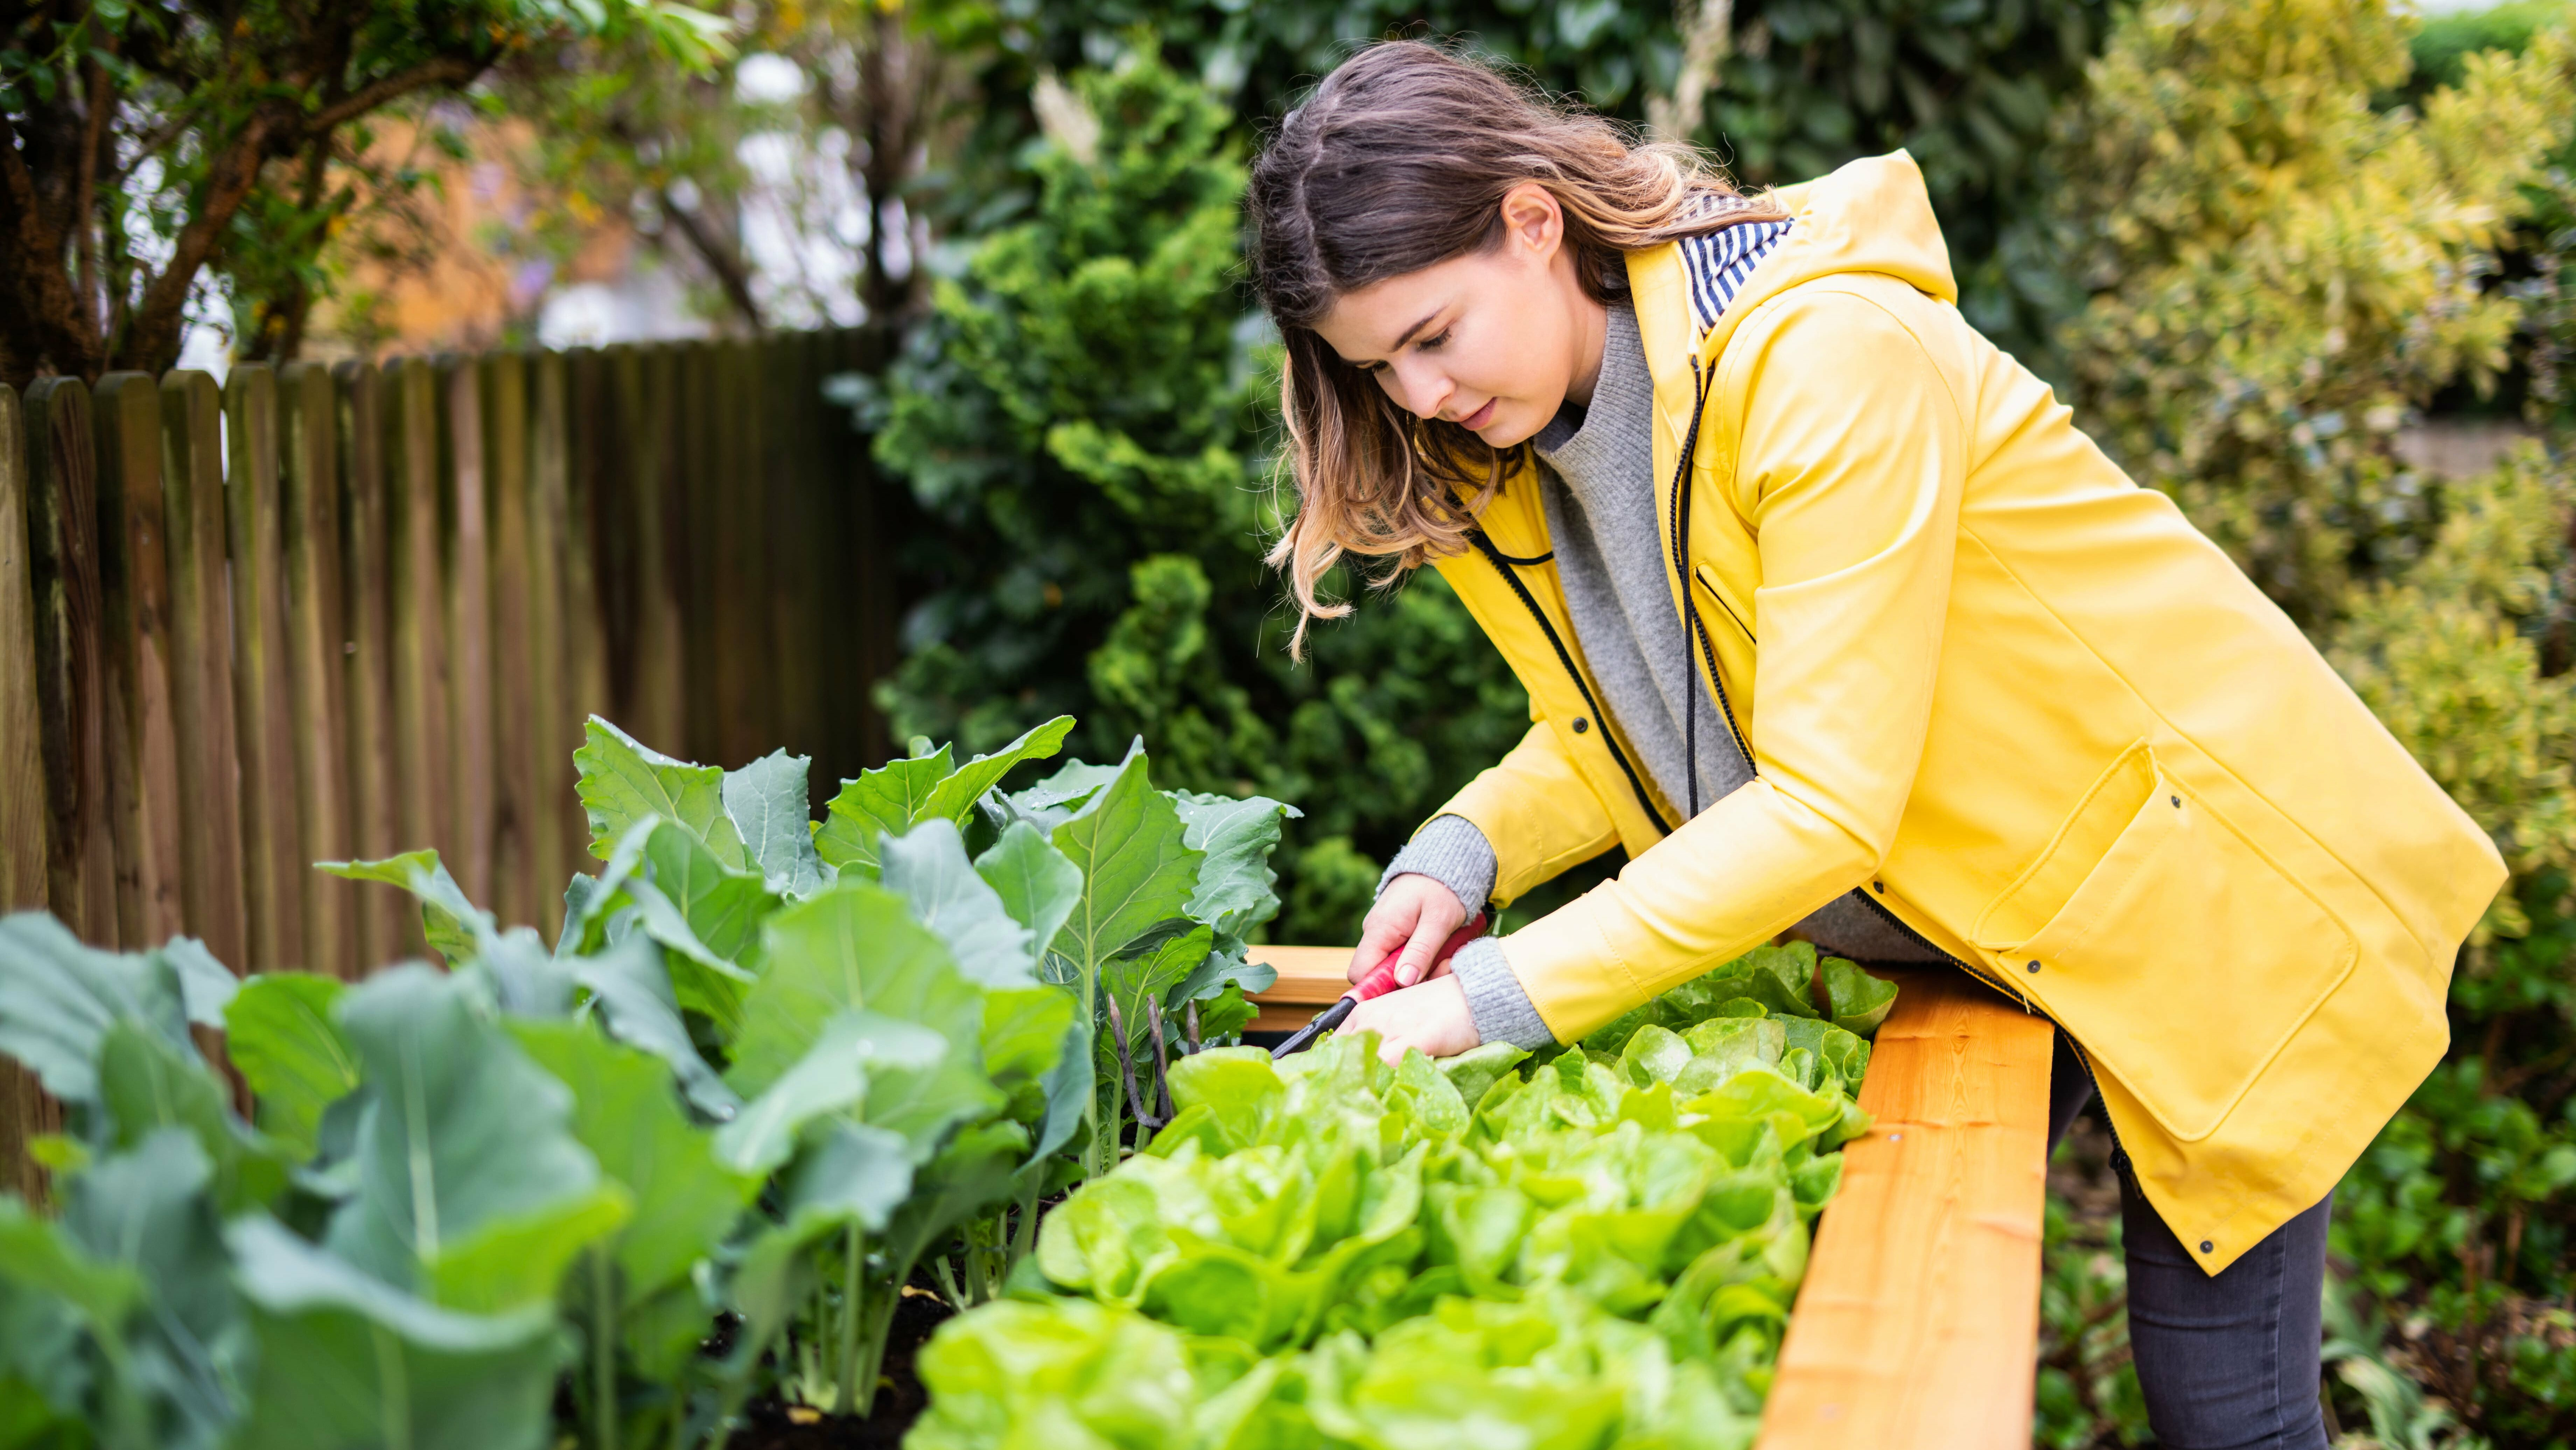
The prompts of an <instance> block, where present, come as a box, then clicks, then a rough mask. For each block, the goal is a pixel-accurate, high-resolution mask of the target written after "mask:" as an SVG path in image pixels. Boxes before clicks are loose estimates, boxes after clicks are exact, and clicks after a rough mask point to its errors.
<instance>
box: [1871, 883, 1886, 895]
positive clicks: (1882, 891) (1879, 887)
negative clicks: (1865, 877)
mask: <svg viewBox="0 0 2576 1450" xmlns="http://www.w3.org/2000/svg"><path fill="white" fill-rule="evenodd" d="M1869 889H1870V890H1872V891H1875V892H1877V893H1878V894H1879V895H1881V896H1885V895H1886V894H1887V883H1886V882H1884V881H1873V882H1871V883H1869Z"/></svg>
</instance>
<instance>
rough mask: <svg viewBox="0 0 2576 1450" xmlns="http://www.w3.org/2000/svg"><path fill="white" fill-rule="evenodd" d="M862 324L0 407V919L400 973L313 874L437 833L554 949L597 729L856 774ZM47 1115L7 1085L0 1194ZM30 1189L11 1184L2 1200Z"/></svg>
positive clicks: (2, 392)
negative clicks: (186, 940) (588, 728)
mask: <svg viewBox="0 0 2576 1450" xmlns="http://www.w3.org/2000/svg"><path fill="white" fill-rule="evenodd" d="M868 346H869V340H868V339H867V338H866V336H865V335H864V334H861V333H858V332H825V333H810V334H791V335H784V336H778V337H773V338H770V339H766V340H763V341H759V342H711V343H685V344H664V345H651V346H639V347H612V348H608V349H604V350H600V351H591V350H588V349H578V350H574V351H570V352H562V353H555V352H523V353H499V354H491V355H486V356H479V357H454V356H451V357H437V358H406V359H401V360H397V361H392V362H388V363H385V364H383V365H381V366H378V365H375V364H370V363H341V364H338V365H333V366H325V365H321V364H303V363H290V364H287V365H286V366H284V367H281V368H275V369H271V368H269V367H266V366H257V365H245V366H241V367H236V368H235V369H233V370H232V372H231V375H230V376H229V377H228V378H227V379H226V380H225V382H224V384H223V385H222V386H221V387H220V388H219V387H218V386H217V385H216V383H215V381H214V379H213V378H212V377H210V376H208V375H207V374H205V373H202V372H193V371H179V372H173V373H171V374H169V375H168V376H166V377H163V378H160V379H157V380H156V379H154V378H152V377H150V376H148V375H146V374H142V373H115V374H110V375H109V376H107V377H104V378H101V379H100V380H99V383H98V386H97V387H96V388H95V389H91V388H88V387H84V386H83V385H82V384H81V383H80V382H79V381H78V380H76V379H69V378H45V379H40V380H38V381H37V382H35V383H34V384H32V385H31V386H29V387H28V389H27V390H26V393H25V395H24V396H23V398H22V397H21V396H20V395H19V394H17V393H16V392H14V391H12V390H10V389H8V388H6V387H0V910H19V909H22V908H28V907H41V908H49V909H51V910H52V911H53V912H54V913H55V914H56V915H57V916H59V917H61V918H62V920H63V921H64V922H65V923H66V924H68V925H69V926H70V927H71V928H72V929H73V930H74V931H75V932H77V933H79V934H80V936H81V937H82V938H83V939H84V940H86V941H89V942H92V943H94V944H97V945H100V946H109V947H117V946H122V947H140V946H146V945H152V944H157V943H159V942H161V941H162V940H164V939H166V938H167V937H169V936H171V935H173V934H174V933H181V932H184V933H186V934H188V935H191V936H195V937H198V938H200V939H202V940H203V941H204V942H205V943H206V945H207V946H208V947H209V948H210V949H211V950H212V951H213V952H214V954H215V955H216V956H217V957H218V958H219V959H220V960H222V961H223V962H224V963H225V964H226V965H228V966H230V967H232V968H233V969H234V970H236V971H242V972H248V971H257V970H267V969H274V968H281V967H292V968H301V969H306V970H311V971H317V972H325V973H331V974H336V975H340V976H344V977H352V976H356V975H358V974H360V973H362V972H364V971H366V970H368V969H370V968H372V967H373V966H375V965H378V964H381V963H384V962H387V961H391V960H394V959H396V958H398V957H400V956H402V955H405V954H406V953H413V952H417V951H418V950H419V942H418V931H417V927H416V924H415V922H414V918H413V916H412V913H411V912H410V911H409V910H408V909H407V903H406V902H404V901H403V900H402V899H401V898H400V897H399V896H398V894H397V893H394V892H390V891H386V890H384V889H382V888H367V887H361V886H358V885H356V884H354V883H350V882H345V881H339V880H335V879H332V878H329V877H325V876H323V875H321V874H319V873H317V872H315V871H313V870H312V869H311V863H312V862H314V861H318V860H331V859H339V858H346V857H380V856H385V855H390V854H393V853H395V852H397V851H403V850H409V849H412V848H415V847H419V846H435V847H437V848H438V850H439V852H440V854H441V856H442V857H443V858H444V859H445V860H446V862H447V864H448V866H449V868H450V869H451V870H452V871H453V872H454V873H455V875H456V879H457V881H458V882H459V883H460V884H461V885H462V886H463V887H464V889H465V891H466V893H467V894H468V895H469V896H471V897H472V898H473V899H474V900H475V901H477V902H479V903H482V904H485V905H487V906H489V907H491V908H492V909H493V910H494V911H496V912H497V913H498V914H499V915H500V917H501V919H502V921H503V922H504V923H505V924H521V923H524V924H528V925H533V926H536V927H538V928H539V929H540V930H542V931H544V932H546V933H547V934H548V935H549V936H551V934H552V932H553V930H554V928H555V925H556V922H557V920H558V918H559V915H560V912H561V906H560V899H561V893H562V891H563V887H564V883H565V881H566V879H567V878H568V877H569V876H570V874H571V873H572V872H574V871H575V870H578V869H580V867H581V866H582V865H583V863H584V862H585V860H586V859H587V856H588V851H587V846H588V831H587V829H586V826H585V823H584V820H583V816H582V812H581V806H580V802H579V801H578V799H577V798H576V797H575V795H574V792H573V779H574V777H573V765H572V752H573V750H574V748H575V747H576V746H578V745H579V744H580V741H581V731H582V721H583V719H584V718H585V717H586V716H588V715H590V714H592V713H598V714H601V715H604V716H606V717H608V718H609V719H612V720H615V721H617V722H618V723H619V724H620V725H622V726H624V727H626V728H627V729H628V730H629V731H631V732H632V733H633V734H634V735H636V736H637V737H638V738H640V739H642V740H643V741H644V742H645V743H647V744H649V745H652V746H655V747H656V748H659V749H662V750H665V751H668V752H670V753H672V754H675V755H682V756H685V757H687V758H690V759H695V760H703V761H714V762H722V763H724V764H727V765H733V764H739V763H742V762H743V761H746V760H749V759H751V758H752V757H753V756H756V755H759V754H762V753H765V752H767V751H769V750H771V749H775V748H781V747H784V748H786V749H788V750H790V751H793V752H796V753H800V754H810V755H812V756H814V757H815V762H814V771H813V778H814V780H815V782H816V783H817V788H818V794H819V793H828V791H829V790H830V789H831V784H830V783H831V782H835V781H837V780H838V779H840V778H841V777H843V776H846V775H853V774H856V773H857V771H858V769H859V767H860V766H861V765H863V764H866V763H870V762H871V761H873V760H876V759H881V758H882V757H883V755H884V753H885V750H884V741H883V727H882V725H881V723H880V722H879V721H878V720H877V719H876V718H875V716H874V714H873V711H872V709H871V707H870V705H869V701H868V688H869V685H870V683H871V682H872V681H874V680H875V679H876V678H878V677H879V676H881V675H883V674H884V673H885V672H886V671H887V670H888V669H889V668H890V667H891V664H892V651H893V630H892V612H893V590H892V587H891V580H890V579H889V577H888V573H887V564H886V554H885V551H883V550H882V549H880V548H879V547H877V543H878V534H877V530H876V528H875V526H874V511H875V502H874V500H873V498H872V491H873V490H872V482H873V476H872V473H871V470H870V469H869V467H868V463H867V460H866V457H865V455H864V451H863V449H862V447H861V440H860V439H859V438H858V437H857V435H856V434H854V433H853V432H852V431H851V428H850V426H849V423H848V420H847V414H846V412H845V411H844V410H843V409H841V408H840V407H838V406H836V405H834V404H832V403H830V402H828V401H826V400H825V398H824V397H823V392H822V385H823V380H824V379H825V378H827V377H828V376H830V375H832V374H834V373H837V372H842V371H846V370H849V369H851V368H854V367H861V366H865V365H866V364H867V362H868V361H869V358H868V357H867V354H866V349H867V348H868ZM52 1120H53V1113H52V1111H51V1108H50V1105H49V1104H47V1103H46V1102H45V1101H44V1100H43V1099H42V1097H41V1095H40V1094H38V1093H37V1092H36V1091H35V1087H34V1084H33V1082H32V1080H31V1079H28V1078H26V1077H24V1076H23V1075H22V1074H20V1073H19V1071H18V1069H17V1068H16V1067H15V1066H14V1065H9V1064H0V1186H9V1184H10V1182H11V1180H12V1178H13V1176H24V1175H28V1174H31V1173H32V1171H33V1170H32V1169H30V1168H27V1167H25V1166H24V1165H25V1158H24V1155H23V1152H22V1148H23V1144H24V1141H25V1138H26V1135H28V1134H29V1133H31V1132H42V1131H47V1130H49V1129H50V1127H51V1126H52ZM23 1186H25V1187H28V1188H32V1187H33V1184H32V1183H27V1184H25V1185H23Z"/></svg>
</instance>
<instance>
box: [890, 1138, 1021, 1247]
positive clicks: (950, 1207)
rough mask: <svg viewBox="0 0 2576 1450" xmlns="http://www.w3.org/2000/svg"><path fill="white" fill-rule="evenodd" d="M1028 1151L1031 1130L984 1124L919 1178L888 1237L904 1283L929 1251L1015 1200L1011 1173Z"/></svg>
mask: <svg viewBox="0 0 2576 1450" xmlns="http://www.w3.org/2000/svg"><path fill="white" fill-rule="evenodd" d="M1028 1147H1029V1135H1028V1131H1027V1130H1026V1129H1024V1128H1022V1127H1021V1126H1020V1125H1019V1124H1017V1123H979V1124H977V1125H975V1126H974V1127H971V1128H968V1129H966V1130H965V1131H964V1132H961V1133H959V1134H958V1135H957V1136H956V1138H954V1139H953V1140H951V1141H950V1142H949V1144H948V1146H947V1147H946V1148H944V1149H942V1150H941V1151H940V1154H939V1156H938V1157H936V1158H933V1159H932V1160H931V1161H930V1162H929V1164H927V1165H926V1166H924V1167H923V1168H922V1169H921V1170H919V1171H918V1172H916V1173H915V1174H914V1175H913V1181H912V1192H911V1193H910V1194H909V1195H907V1196H906V1197H905V1198H904V1200H903V1203H902V1206H901V1207H899V1208H897V1209H896V1210H895V1213H894V1217H893V1220H892V1222H890V1223H889V1224H888V1225H887V1226H886V1230H885V1233H884V1236H883V1239H882V1243H883V1245H884V1251H885V1255H886V1257H887V1258H888V1259H889V1260H891V1261H892V1264H893V1268H894V1274H893V1277H894V1278H895V1280H896V1281H897V1282H898V1283H899V1282H901V1281H902V1280H903V1279H905V1278H908V1277H910V1275H911V1273H912V1266H913V1264H914V1263H915V1262H916V1261H918V1260H919V1259H920V1257H921V1254H922V1251H923V1250H924V1249H926V1248H929V1247H930V1246H931V1245H933V1244H937V1243H939V1242H941V1241H943V1240H945V1239H946V1238H947V1237H948V1235H949V1234H951V1233H953V1232H955V1231H956V1229H957V1226H958V1225H960V1224H962V1223H964V1222H966V1221H967V1220H968V1219H971V1218H974V1217H976V1216H977V1215H979V1214H981V1213H983V1212H984V1211H985V1210H987V1209H989V1208H991V1207H993V1206H994V1205H996V1204H998V1203H1000V1202H1002V1201H1003V1199H1005V1198H1006V1197H1008V1196H1009V1194H1010V1191H1011V1175H1012V1173H1013V1172H1014V1171H1015V1170H1016V1169H1018V1167H1019V1166H1020V1162H1021V1159H1022V1158H1023V1157H1024V1156H1025V1155H1026V1154H1027V1152H1028Z"/></svg>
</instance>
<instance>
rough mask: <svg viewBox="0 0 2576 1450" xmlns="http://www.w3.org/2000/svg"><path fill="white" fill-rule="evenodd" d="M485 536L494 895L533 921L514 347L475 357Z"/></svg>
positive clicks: (537, 601)
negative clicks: (480, 411) (478, 363)
mask: <svg viewBox="0 0 2576 1450" xmlns="http://www.w3.org/2000/svg"><path fill="white" fill-rule="evenodd" d="M480 371H481V373H482V394H481V403H482V408H483V483H484V488H485V491H486V492H485V499H484V521H485V522H484V526H485V529H486V534H485V538H486V540H487V542H488V544H489V547H490V551H491V552H490V555H489V557H490V559H491V565H490V573H489V575H488V578H489V581H490V586H491V609H492V635H491V639H492V670H491V676H490V678H491V682H492V685H491V689H492V712H491V718H492V896H491V899H490V901H489V902H488V903H485V904H487V905H488V906H490V907H491V909H492V911H493V912H494V914H496V915H497V916H499V918H500V919H501V923H502V925H504V926H522V925H536V924H537V923H538V922H539V920H540V917H541V913H540V912H539V911H538V909H537V906H538V903H539V902H540V901H542V900H543V899H544V898H543V896H542V895H541V894H540V891H541V888H539V887H538V885H537V862H538V860H539V857H538V855H537V852H536V819H535V818H536V816H537V815H538V814H539V813H540V812H541V811H542V810H543V806H542V805H541V804H540V802H539V801H538V799H537V751H538V750H539V749H540V748H541V747H540V744H539V742H541V741H542V740H544V739H545V735H546V728H547V725H548V723H549V722H548V721H547V720H546V719H545V718H544V717H543V715H542V714H541V713H540V711H539V710H538V708H537V707H538V703H539V702H538V699H537V696H536V680H535V671H534V665H535V648H534V645H535V641H534V639H533V637H532V636H533V635H534V633H535V632H536V631H537V630H538V629H540V628H542V627H543V626H544V623H545V616H546V614H547V610H546V607H545V604H544V602H543V601H544V598H545V596H544V594H543V593H542V592H541V591H540V590H539V589H538V588H537V587H536V583H535V573H536V559H535V557H534V551H533V550H532V549H531V547H530V543H531V540H530V536H529V511H530V502H529V498H528V368H527V360H526V359H525V358H524V357H523V356H521V355H520V354H518V353H508V352H505V353H494V354H492V355H491V356H489V357H485V358H483V359H481V366H480Z"/></svg>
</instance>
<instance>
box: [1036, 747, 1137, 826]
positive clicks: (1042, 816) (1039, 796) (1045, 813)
mask: <svg viewBox="0 0 2576 1450" xmlns="http://www.w3.org/2000/svg"><path fill="white" fill-rule="evenodd" d="M1144 748H1145V740H1144V737H1143V736H1138V737H1137V738H1136V739H1135V741H1133V742H1132V743H1131V744H1130V745H1129V747H1128V751H1127V753H1128V755H1129V756H1131V757H1132V756H1134V755H1135V754H1137V753H1138V752H1139V751H1142V750H1143V749H1144ZM1124 767H1125V762H1124V761H1121V762H1120V763H1119V764H1117V765H1088V764H1085V763H1084V762H1082V761H1079V760H1071V761H1067V762H1065V763H1064V764H1063V765H1062V766H1060V767H1058V768H1057V770H1056V773H1055V774H1053V775H1050V776H1048V777H1047V778H1046V779H1044V780H1042V781H1039V782H1038V783H1037V784H1035V785H1033V786H1030V787H1029V788H1028V789H1026V790H1023V791H1014V792H1012V793H1011V794H1010V795H1009V796H1006V797H1004V798H1002V800H1001V802H1000V805H1001V810H1002V816H1001V819H1003V820H1006V821H1026V822H1028V823H1029V824H1030V825H1032V826H1034V827H1036V828H1037V830H1038V831H1039V833H1040V834H1042V835H1051V834H1053V833H1054V831H1055V828H1056V827H1058V826H1060V825H1063V824H1064V823H1065V822H1066V821H1068V820H1071V819H1072V818H1073V815H1074V813H1075V812H1077V811H1079V810H1081V809H1082V808H1083V807H1084V806H1086V805H1088V804H1090V803H1091V800H1092V798H1093V797H1095V796H1097V795H1099V794H1100V793H1101V792H1102V791H1104V790H1107V789H1108V788H1109V783H1110V782H1111V781H1114V780H1116V779H1117V778H1118V772H1119V771H1120V770H1121V769H1123V768H1124Z"/></svg>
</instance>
